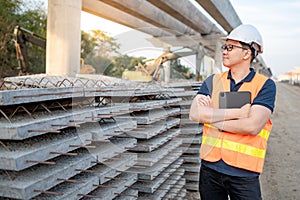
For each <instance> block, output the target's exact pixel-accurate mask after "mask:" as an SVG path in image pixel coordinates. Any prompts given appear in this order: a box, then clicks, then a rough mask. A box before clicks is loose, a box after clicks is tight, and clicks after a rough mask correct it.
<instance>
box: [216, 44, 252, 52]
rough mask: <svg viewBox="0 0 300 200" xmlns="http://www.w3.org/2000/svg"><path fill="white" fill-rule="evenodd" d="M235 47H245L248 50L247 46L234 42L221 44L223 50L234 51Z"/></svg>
mask: <svg viewBox="0 0 300 200" xmlns="http://www.w3.org/2000/svg"><path fill="white" fill-rule="evenodd" d="M234 48H240V49H243V50H248V48H246V47H242V46H237V45H234V44H228V45H226V44H224V45H222V46H221V49H222V50H223V51H225V50H227V51H232V49H234Z"/></svg>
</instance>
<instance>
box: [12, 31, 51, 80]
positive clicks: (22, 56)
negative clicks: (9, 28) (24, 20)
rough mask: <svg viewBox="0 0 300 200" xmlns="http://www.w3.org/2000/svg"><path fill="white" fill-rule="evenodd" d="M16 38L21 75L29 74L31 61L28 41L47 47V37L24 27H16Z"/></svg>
mask: <svg viewBox="0 0 300 200" xmlns="http://www.w3.org/2000/svg"><path fill="white" fill-rule="evenodd" d="M14 40H15V47H16V54H17V60H18V70H19V75H24V74H28V72H29V71H28V69H29V62H28V54H27V47H26V43H27V42H30V43H32V44H34V45H37V46H39V47H42V48H44V49H45V48H46V39H45V38H43V37H42V36H40V35H37V34H35V33H33V32H32V31H29V30H27V29H25V28H23V27H20V26H16V27H15V28H14Z"/></svg>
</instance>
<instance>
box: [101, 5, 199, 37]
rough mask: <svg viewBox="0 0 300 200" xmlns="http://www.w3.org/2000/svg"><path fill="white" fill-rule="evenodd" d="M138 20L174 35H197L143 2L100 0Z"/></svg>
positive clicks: (182, 24)
mask: <svg viewBox="0 0 300 200" xmlns="http://www.w3.org/2000/svg"><path fill="white" fill-rule="evenodd" d="M100 1H102V2H104V3H106V4H108V5H111V6H113V7H115V8H118V9H119V10H122V11H124V12H126V13H128V14H130V15H132V16H134V17H136V18H138V19H141V20H143V21H145V22H147V23H150V24H152V25H154V26H156V27H158V28H160V29H163V30H165V31H169V32H171V33H172V34H174V35H183V34H187V35H197V32H196V31H194V30H193V29H191V28H190V27H188V26H187V25H185V24H184V23H182V22H180V21H178V20H176V19H175V18H173V17H172V16H170V15H168V14H167V13H165V12H164V11H162V10H160V9H159V8H157V7H155V6H154V5H152V4H151V3H149V2H147V1H144V0H100Z"/></svg>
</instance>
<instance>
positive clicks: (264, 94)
mask: <svg viewBox="0 0 300 200" xmlns="http://www.w3.org/2000/svg"><path fill="white" fill-rule="evenodd" d="M275 98H276V85H275V82H274V81H273V80H272V79H268V80H267V81H266V82H265V84H264V85H263V87H262V88H261V90H260V91H259V93H258V94H257V96H256V97H255V99H254V100H253V103H252V105H262V106H265V107H267V108H269V109H270V110H271V112H273V111H274V108H275Z"/></svg>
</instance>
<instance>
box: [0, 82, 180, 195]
mask: <svg viewBox="0 0 300 200" xmlns="http://www.w3.org/2000/svg"><path fill="white" fill-rule="evenodd" d="M55 81H56V83H55ZM59 83H60V84H59ZM62 83H64V84H62ZM175 90H176V89H175ZM176 91H177V92H180V91H183V90H182V89H177V90H176ZM170 93H171V92H170V90H169V89H166V88H158V87H154V88H149V87H145V86H133V85H130V86H128V85H109V84H107V83H106V84H102V85H101V84H100V85H99V82H97V81H86V80H78V79H76V80H73V79H65V78H64V79H61V78H56V79H53V77H52V79H51V78H49V77H43V78H42V79H40V80H36V77H35V78H32V79H31V78H30V77H29V78H28V77H26V78H23V79H22V78H16V79H13V78H10V79H9V81H7V82H5V85H2V90H1V91H0V180H1V181H0V198H10V199H96V198H102V199H145V198H146V199H149V198H150V199H163V198H164V199H172V198H175V199H182V198H184V196H185V193H186V189H185V187H184V185H185V183H186V180H185V178H184V172H185V170H184V167H183V162H184V159H183V158H182V153H183V150H182V143H183V139H182V138H181V137H180V135H181V130H180V114H181V111H180V107H179V106H178V105H179V104H180V102H181V98H177V97H171V96H172V95H171V94H170Z"/></svg>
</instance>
